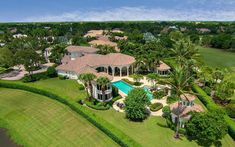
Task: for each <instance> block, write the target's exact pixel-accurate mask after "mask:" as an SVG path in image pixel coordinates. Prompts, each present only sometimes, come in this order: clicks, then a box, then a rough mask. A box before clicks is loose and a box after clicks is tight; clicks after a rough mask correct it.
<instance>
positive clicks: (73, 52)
mask: <svg viewBox="0 0 235 147" xmlns="http://www.w3.org/2000/svg"><path fill="white" fill-rule="evenodd" d="M65 49H66V50H67V51H68V54H67V55H69V56H70V59H71V60H75V59H76V58H78V57H82V56H85V55H87V54H95V53H96V52H97V51H99V49H97V48H94V47H88V46H72V45H71V46H68V47H66V48H65Z"/></svg>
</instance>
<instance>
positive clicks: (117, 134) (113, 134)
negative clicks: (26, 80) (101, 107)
mask: <svg viewBox="0 0 235 147" xmlns="http://www.w3.org/2000/svg"><path fill="white" fill-rule="evenodd" d="M0 87H4V88H12V89H20V90H25V91H29V92H32V93H36V94H40V95H44V96H46V97H49V98H51V99H54V100H57V101H59V102H61V103H63V104H65V105H67V106H68V107H70V108H71V109H72V110H73V111H75V112H77V113H78V114H80V115H81V116H83V117H84V118H85V119H87V120H88V121H89V122H90V123H92V124H93V125H95V126H96V127H97V128H99V129H100V130H101V131H103V132H104V133H105V134H106V135H107V136H109V137H110V138H111V139H113V140H114V141H115V142H116V143H118V144H119V145H120V146H140V144H139V143H137V142H136V141H135V140H133V139H132V138H130V137H129V136H127V135H126V134H124V133H123V132H122V131H121V130H119V129H117V128H116V127H115V126H113V125H112V124H110V123H108V122H107V121H105V120H104V119H102V118H101V117H98V116H96V115H95V114H94V113H93V112H91V111H90V110H89V109H87V108H85V107H83V106H81V105H79V104H78V103H76V102H74V101H69V100H67V99H64V98H62V97H60V96H58V95H56V94H54V93H51V92H49V91H45V90H42V89H38V88H34V87H30V86H26V85H23V84H16V83H10V82H7V81H0Z"/></svg>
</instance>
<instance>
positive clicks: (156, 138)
mask: <svg viewBox="0 0 235 147" xmlns="http://www.w3.org/2000/svg"><path fill="white" fill-rule="evenodd" d="M50 81H52V82H53V83H54V84H50ZM44 82H45V83H46V84H45V86H44ZM60 82H61V80H59V79H57V78H55V79H48V80H42V81H38V82H35V83H31V84H30V85H31V86H36V87H37V86H38V85H40V86H41V87H40V88H43V89H45V88H44V87H48V89H53V88H54V89H58V92H57V91H55V92H57V94H58V95H62V96H64V95H67V96H69V95H70V94H71V91H77V86H70V84H69V83H73V82H75V84H77V82H76V81H70V80H65V81H63V80H62V82H63V84H62V85H61V84H58V83H60ZM38 83H39V84H38ZM47 83H49V84H47ZM27 85H28V84H27ZM64 85H67V86H68V87H67V86H66V87H67V88H68V89H70V90H68V91H67V90H63V86H64ZM60 89H61V90H63V91H62V92H60ZM52 92H54V91H53V90H52ZM79 92H80V91H78V92H76V93H77V94H78V95H79ZM81 92H84V91H81ZM84 94H85V93H84ZM84 97H85V96H84ZM74 100H76V98H75V99H74ZM197 103H200V104H201V102H200V101H197ZM92 111H94V112H95V114H97V115H99V116H100V117H102V118H103V119H105V120H106V121H108V122H109V123H111V124H112V125H114V126H116V127H117V128H118V129H120V130H121V131H123V132H124V133H125V134H127V135H128V136H130V137H131V138H133V139H134V140H136V141H137V142H138V143H140V144H141V145H142V146H197V144H196V143H195V142H191V141H189V140H187V139H186V138H184V137H183V138H182V140H175V139H174V138H173V135H174V131H172V130H171V129H169V128H167V127H166V123H165V119H164V118H161V117H149V118H148V119H147V120H145V121H144V122H138V123H136V122H131V121H129V120H127V119H125V114H124V113H120V112H116V111H114V110H113V109H111V110H107V111H97V110H92ZM222 144H223V146H233V144H234V141H233V140H232V138H231V137H230V136H229V135H226V137H225V138H224V139H223V141H222Z"/></svg>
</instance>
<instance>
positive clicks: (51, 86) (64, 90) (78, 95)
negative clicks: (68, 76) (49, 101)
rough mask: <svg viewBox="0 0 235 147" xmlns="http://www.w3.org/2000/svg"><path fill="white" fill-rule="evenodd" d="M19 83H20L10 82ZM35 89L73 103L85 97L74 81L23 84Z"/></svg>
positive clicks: (44, 81)
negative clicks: (67, 99)
mask: <svg viewBox="0 0 235 147" xmlns="http://www.w3.org/2000/svg"><path fill="white" fill-rule="evenodd" d="M12 82H17V83H21V84H22V82H21V81H12ZM23 84H26V85H29V86H33V87H36V88H40V89H44V90H47V91H53V93H56V94H58V95H60V96H62V97H65V98H69V99H71V100H74V101H78V100H80V99H84V98H85V97H86V92H85V90H80V88H81V86H82V85H80V84H78V82H77V81H76V80H60V79H59V78H51V79H46V80H40V81H37V82H33V83H23Z"/></svg>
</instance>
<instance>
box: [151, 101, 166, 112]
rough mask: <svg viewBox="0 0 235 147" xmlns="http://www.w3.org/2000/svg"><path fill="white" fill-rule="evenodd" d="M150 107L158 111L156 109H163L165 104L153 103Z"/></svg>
mask: <svg viewBox="0 0 235 147" xmlns="http://www.w3.org/2000/svg"><path fill="white" fill-rule="evenodd" d="M149 108H150V110H151V111H153V112H156V111H158V110H160V109H162V108H163V105H162V103H153V104H151V105H150V106H149Z"/></svg>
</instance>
